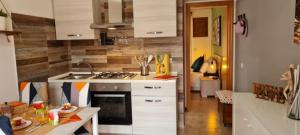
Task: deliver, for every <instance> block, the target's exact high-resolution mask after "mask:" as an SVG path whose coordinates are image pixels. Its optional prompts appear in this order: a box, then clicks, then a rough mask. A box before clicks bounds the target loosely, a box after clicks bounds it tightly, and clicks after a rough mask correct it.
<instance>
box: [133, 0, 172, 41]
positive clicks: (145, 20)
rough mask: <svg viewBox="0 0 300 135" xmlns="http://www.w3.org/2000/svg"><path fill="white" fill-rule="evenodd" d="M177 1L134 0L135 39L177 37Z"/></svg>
mask: <svg viewBox="0 0 300 135" xmlns="http://www.w3.org/2000/svg"><path fill="white" fill-rule="evenodd" d="M176 8H177V7H176V0H133V16H134V37H175V36H177V26H176V21H177V14H176Z"/></svg>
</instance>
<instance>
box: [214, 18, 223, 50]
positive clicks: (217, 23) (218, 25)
mask: <svg viewBox="0 0 300 135" xmlns="http://www.w3.org/2000/svg"><path fill="white" fill-rule="evenodd" d="M213 44H214V45H216V46H221V45H222V16H218V17H216V18H214V20H213Z"/></svg>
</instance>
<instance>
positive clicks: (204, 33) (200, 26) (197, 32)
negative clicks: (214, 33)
mask: <svg viewBox="0 0 300 135" xmlns="http://www.w3.org/2000/svg"><path fill="white" fill-rule="evenodd" d="M193 37H208V17H197V18H193Z"/></svg>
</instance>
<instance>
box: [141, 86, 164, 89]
mask: <svg viewBox="0 0 300 135" xmlns="http://www.w3.org/2000/svg"><path fill="white" fill-rule="evenodd" d="M144 88H145V89H161V86H145V87H144Z"/></svg>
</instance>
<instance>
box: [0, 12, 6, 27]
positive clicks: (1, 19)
mask: <svg viewBox="0 0 300 135" xmlns="http://www.w3.org/2000/svg"><path fill="white" fill-rule="evenodd" d="M6 17H7V13H5V12H3V11H2V10H0V30H5V29H6V22H5V20H6Z"/></svg>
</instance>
